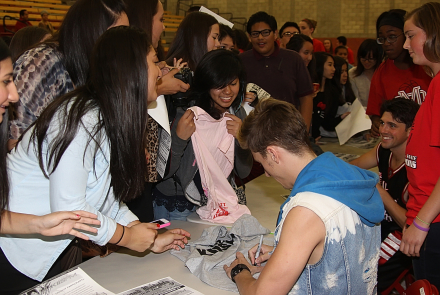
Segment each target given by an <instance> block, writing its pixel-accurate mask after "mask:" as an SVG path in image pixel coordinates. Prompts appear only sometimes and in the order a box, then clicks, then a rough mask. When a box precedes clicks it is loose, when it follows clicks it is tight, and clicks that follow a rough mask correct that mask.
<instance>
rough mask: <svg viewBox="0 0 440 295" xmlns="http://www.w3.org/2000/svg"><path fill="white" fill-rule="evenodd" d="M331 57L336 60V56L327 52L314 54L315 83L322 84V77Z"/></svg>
mask: <svg viewBox="0 0 440 295" xmlns="http://www.w3.org/2000/svg"><path fill="white" fill-rule="evenodd" d="M329 57H331V58H332V59H333V61H334V60H335V59H334V56H333V55H331V54H330V53H327V52H315V53H313V58H314V59H315V60H316V78H317V79H316V80H315V81H313V82H316V83H319V84H321V82H322V77H324V64H325V62H326V61H327V59H328V58H329Z"/></svg>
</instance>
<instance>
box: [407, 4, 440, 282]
mask: <svg viewBox="0 0 440 295" xmlns="http://www.w3.org/2000/svg"><path fill="white" fill-rule="evenodd" d="M439 32H440V3H432V2H431V3H426V4H424V5H423V6H421V7H419V8H417V9H415V10H414V11H412V12H411V13H409V14H408V15H407V17H406V22H405V26H404V33H405V36H406V42H405V44H404V48H405V49H407V50H408V51H409V54H410V56H411V58H412V59H413V61H414V63H415V64H418V65H422V66H426V67H428V68H429V69H430V70H431V74H432V76H433V77H434V79H433V80H432V82H431V84H430V86H429V89H428V93H427V95H426V98H425V101H424V102H423V104H422V106H421V107H420V110H419V112H418V113H417V115H416V118H415V120H414V123H413V126H412V130H411V133H410V135H409V138H408V144H407V147H406V159H405V164H406V170H407V175H408V180H409V183H410V184H409V187H408V192H409V200H408V203H407V209H408V212H407V213H406V217H407V220H406V224H407V228H406V230H405V231H404V232H403V238H402V243H401V245H400V250H401V251H402V252H403V253H405V254H407V255H409V256H413V257H418V258H416V259H413V266H414V274H415V276H416V278H417V279H427V280H429V281H430V282H431V283H432V284H434V285H435V286H436V287H437V288H440V272H439V271H438V265H439V263H440V215H439V213H440V170H439V169H438V165H439V164H440V117H439V115H438V114H439V112H440V98H439V96H440V75H437V74H438V72H439V71H440V51H439V48H440V40H438V38H437V36H438V33H439Z"/></svg>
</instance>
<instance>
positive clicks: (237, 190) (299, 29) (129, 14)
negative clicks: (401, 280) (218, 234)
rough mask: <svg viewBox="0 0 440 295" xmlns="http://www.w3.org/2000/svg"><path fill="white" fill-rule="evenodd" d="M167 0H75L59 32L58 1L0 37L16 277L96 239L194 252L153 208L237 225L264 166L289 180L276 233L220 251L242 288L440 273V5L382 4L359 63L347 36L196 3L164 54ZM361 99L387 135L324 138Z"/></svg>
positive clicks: (10, 272)
mask: <svg viewBox="0 0 440 295" xmlns="http://www.w3.org/2000/svg"><path fill="white" fill-rule="evenodd" d="M42 15H43V14H42ZM163 15H164V9H163V6H162V3H161V2H160V1H158V0H112V1H111V0H77V1H76V2H75V3H74V4H73V5H72V7H71V8H70V10H69V11H68V13H67V14H66V16H65V19H64V21H63V23H62V25H61V27H60V30H59V31H58V32H56V33H55V34H54V35H52V33H53V32H52V30H53V28H52V30H50V29H48V20H47V12H46V14H45V15H43V16H44V18H43V21H42V23H43V25H42V26H40V27H31V26H24V27H23V28H18V30H17V32H16V34H15V35H14V37H13V38H12V40H11V42H10V45H9V47H8V45H6V43H5V42H3V41H1V40H0V41H1V42H0V77H1V78H2V83H0V104H1V108H0V115H1V116H0V124H1V125H0V126H1V128H0V130H1V131H0V138H1V139H0V143H1V149H2V152H1V153H2V154H1V156H0V212H1V219H0V221H1V222H0V275H1V277H2V283H1V284H0V293H2V294H18V293H19V292H21V291H23V290H26V289H28V288H30V287H32V286H35V285H37V284H38V283H39V282H41V281H43V280H46V279H49V278H51V277H53V276H55V275H57V274H59V273H61V272H62V271H64V270H67V269H69V268H70V267H72V266H75V265H77V264H78V263H80V262H81V253H82V251H83V250H85V249H90V247H91V248H94V247H98V248H104V249H107V250H106V251H113V250H115V249H117V248H118V247H127V248H129V249H132V250H135V251H139V252H143V251H145V250H147V249H149V250H151V251H153V252H156V253H160V252H164V251H167V250H169V249H176V250H178V249H180V248H182V247H184V246H185V244H186V243H187V242H188V238H189V237H190V234H189V233H188V232H187V231H185V230H184V229H172V230H168V231H166V232H164V233H161V234H158V232H157V229H158V227H159V225H158V224H155V223H151V222H152V221H154V220H155V219H160V218H165V219H168V220H179V219H180V220H186V218H187V217H188V216H189V215H190V214H195V213H194V212H197V214H198V215H199V216H200V217H201V218H202V219H206V220H211V221H213V222H230V223H231V222H233V221H234V220H236V219H237V218H238V217H239V216H241V215H242V214H246V213H249V210H248V209H247V207H246V197H245V195H244V190H243V188H244V185H243V184H244V183H245V182H246V181H248V180H249V179H252V178H254V177H256V176H258V175H260V174H262V173H263V172H264V173H265V174H266V175H267V176H271V177H274V178H275V179H276V180H277V181H278V182H279V183H280V184H281V185H282V186H283V187H285V188H287V189H290V190H292V192H291V194H290V196H289V197H288V199H287V200H286V202H285V203H284V204H283V205H282V207H281V209H280V215H279V217H278V221H277V228H276V230H275V234H274V246H267V245H263V246H262V247H261V249H260V250H259V251H260V253H259V257H258V258H255V254H256V251H257V247H254V248H252V249H250V250H249V260H250V261H249V260H248V259H246V258H245V257H244V256H243V255H242V254H241V253H237V259H236V260H235V261H234V262H233V263H232V264H230V265H225V266H224V269H225V272H226V274H227V275H228V276H229V277H230V278H231V279H232V280H233V281H234V282H235V283H236V284H237V287H238V289H239V291H240V294H268V293H269V292H271V293H273V294H286V293H289V294H310V292H313V293H316V294H348V293H350V294H352V293H353V294H376V293H377V292H379V293H380V292H383V291H385V290H386V289H388V288H389V287H390V286H391V285H392V284H393V283H394V281H395V280H396V279H397V278H398V276H399V275H400V274H401V273H403V272H404V271H406V270H408V269H411V268H412V271H413V273H414V276H415V277H416V279H427V280H428V281H429V282H431V283H432V284H433V285H435V286H437V288H439V287H440V272H438V271H436V267H437V265H438V263H439V262H440V226H439V221H440V184H439V177H440V172H439V170H438V169H437V168H436V166H437V165H436V164H437V163H440V152H439V151H440V150H439V148H440V132H439V131H440V121H439V119H438V118H439V116H437V115H435V114H436V113H437V111H436V110H439V108H440V105H439V108H438V107H437V103H438V100H439V99H436V98H435V95H436V94H437V92H439V94H440V90H438V89H437V86H439V85H440V82H439V81H438V79H439V78H438V77H437V76H436V75H437V73H438V72H439V70H440V40H438V38H437V35H438V34H439V33H440V4H439V3H426V4H424V5H422V6H421V7H419V8H417V9H415V10H413V11H411V12H407V11H404V10H400V9H393V10H390V11H386V12H384V13H382V14H381V15H380V16H379V17H378V19H377V22H376V31H377V32H376V33H377V39H376V40H374V39H366V40H365V41H363V42H362V44H361V45H360V47H359V49H358V51H357V57H356V61H357V62H356V66H354V62H355V59H354V56H353V51H352V50H351V49H350V48H348V47H347V39H346V38H345V37H344V36H340V37H338V38H337V40H338V41H337V44H335V45H336V46H335V49H334V50H333V44H332V42H331V40H329V39H326V40H324V42H321V41H319V40H318V39H316V38H313V33H314V31H315V30H316V27H317V22H316V21H314V20H312V19H308V18H304V19H302V20H301V21H300V22H299V23H298V24H297V23H295V22H293V21H292V22H286V23H285V24H284V25H283V26H282V27H281V28H280V29H278V25H277V21H276V19H275V18H274V17H273V16H271V15H269V14H267V13H266V12H262V11H260V12H256V13H255V14H253V15H252V16H250V18H249V20H248V23H247V27H246V32H243V31H241V30H238V29H231V28H230V27H229V26H227V25H224V24H220V23H219V22H218V21H217V19H216V18H214V17H213V16H211V15H209V14H205V13H202V12H198V11H195V12H190V13H188V14H187V16H186V17H185V18H184V19H183V20H182V22H181V24H180V26H179V28H178V30H177V33H176V36H175V39H174V40H173V42H172V44H171V46H170V48H169V50H168V52H167V54H166V55H165V53H164V51H163V48H162V46H161V42H160V38H161V35H162V32H163V31H164V29H165V27H164V18H163ZM20 16H21V18H23V19H22V21H21V22H20V26H21V24H25V23H26V21H27V20H26V17H27V15H26V13H25V12H20ZM79 19H80V20H81V21H80V22H78V20H79ZM49 24H50V23H49ZM437 83H439V85H437ZM439 87H440V86H439ZM263 93H264V94H267V93H268V95H263ZM267 96H270V98H269V97H267ZM355 99H359V101H360V102H361V103H362V105H363V106H364V107H365V109H366V113H367V114H368V115H369V116H370V118H371V121H372V125H371V130H370V132H367V133H365V134H364V136H366V137H380V143H379V144H378V145H377V147H375V148H374V149H373V150H371V151H369V152H367V153H366V154H364V155H362V156H361V157H360V158H358V159H356V160H354V161H352V162H351V163H345V162H343V161H342V160H340V159H338V158H336V157H335V156H334V155H332V154H331V153H323V152H322V150H321V149H320V147H319V146H318V145H317V143H318V142H319V139H320V138H321V137H322V136H325V137H335V136H336V133H335V127H336V126H337V125H338V124H339V123H340V122H341V121H342V120H343V119H344V118H345V117H347V116H348V115H349V114H350V108H351V104H352V103H353V102H354V100H355ZM157 105H163V106H164V108H165V109H166V111H165V115H164V113H163V112H162V113H161V112H157V110H156V109H155V108H157ZM248 107H252V108H254V109H253V111H251V112H250V113H249V111H248ZM376 166H377V167H378V169H379V176H377V175H376V174H375V173H373V172H371V171H368V170H364V169H370V168H373V167H376ZM249 175H250V176H249ZM245 178H246V180H245ZM384 212H385V214H384ZM274 219H275V216H274ZM78 230H80V231H78ZM115 245H116V246H115ZM74 257H76V258H74ZM78 257H79V259H78ZM256 273H261V274H260V276H259V277H258V279H254V278H253V275H254V274H256ZM280 274H283V275H280Z"/></svg>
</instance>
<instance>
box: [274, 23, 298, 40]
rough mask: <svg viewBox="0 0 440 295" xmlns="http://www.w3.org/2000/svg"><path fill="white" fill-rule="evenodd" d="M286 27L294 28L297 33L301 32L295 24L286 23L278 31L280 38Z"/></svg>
mask: <svg viewBox="0 0 440 295" xmlns="http://www.w3.org/2000/svg"><path fill="white" fill-rule="evenodd" d="M288 27H294V28H296V29H297V30H298V32H301V30H300V29H299V26H298V24H297V23H296V22H286V23H285V24H284V25H283V26H282V27H281V29H280V31H279V35H280V37H282V36H283V31H284V30H285V29H286V28H288Z"/></svg>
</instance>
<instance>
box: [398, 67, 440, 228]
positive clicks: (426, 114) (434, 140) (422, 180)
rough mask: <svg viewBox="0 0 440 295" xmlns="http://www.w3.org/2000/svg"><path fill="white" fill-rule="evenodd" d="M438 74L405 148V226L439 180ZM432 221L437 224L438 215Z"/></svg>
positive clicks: (439, 122) (417, 211)
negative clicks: (407, 184)
mask: <svg viewBox="0 0 440 295" xmlns="http://www.w3.org/2000/svg"><path fill="white" fill-rule="evenodd" d="M439 114H440V75H437V76H435V78H434V79H433V80H432V83H431V85H430V86H429V90H428V94H427V95H426V99H425V102H424V103H423V104H422V106H421V107H420V109H419V111H418V112H417V115H416V118H415V119H414V123H413V126H412V129H411V133H410V135H409V137H408V142H407V145H406V158H405V164H406V171H407V175H408V180H409V186H408V192H409V199H408V203H407V204H406V208H407V209H408V212H407V213H406V217H407V218H408V219H407V221H406V222H407V224H412V221H413V219H414V218H415V217H416V216H417V214H418V213H419V211H420V209H421V208H422V207H423V205H424V204H425V202H426V201H427V199H428V197H429V196H430V195H431V193H432V190H433V189H434V186H435V184H436V183H437V180H438V179H439V177H440V169H439V166H440V115H439ZM433 222H440V215H439V216H437V217H436V218H435V219H434V221H433Z"/></svg>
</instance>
